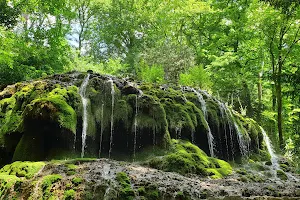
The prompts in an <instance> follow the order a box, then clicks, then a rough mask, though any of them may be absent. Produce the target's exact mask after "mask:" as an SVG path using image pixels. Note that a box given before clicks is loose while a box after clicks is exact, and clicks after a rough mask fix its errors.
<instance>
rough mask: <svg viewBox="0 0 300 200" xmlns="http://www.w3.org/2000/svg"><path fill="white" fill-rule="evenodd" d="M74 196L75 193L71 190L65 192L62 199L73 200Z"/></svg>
mask: <svg viewBox="0 0 300 200" xmlns="http://www.w3.org/2000/svg"><path fill="white" fill-rule="evenodd" d="M75 195H76V192H75V191H74V190H73V189H71V190H66V191H65V193H64V199H65V200H72V199H75Z"/></svg>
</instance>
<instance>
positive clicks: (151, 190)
mask: <svg viewBox="0 0 300 200" xmlns="http://www.w3.org/2000/svg"><path fill="white" fill-rule="evenodd" d="M145 197H146V198H147V199H148V200H157V199H159V198H160V197H161V193H160V192H159V190H158V187H157V185H155V184H151V185H148V186H147V187H146V194H145Z"/></svg>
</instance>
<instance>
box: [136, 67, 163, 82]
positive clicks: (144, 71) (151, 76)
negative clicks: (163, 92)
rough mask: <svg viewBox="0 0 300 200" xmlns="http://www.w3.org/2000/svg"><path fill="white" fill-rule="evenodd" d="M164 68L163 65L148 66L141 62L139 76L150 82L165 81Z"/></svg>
mask: <svg viewBox="0 0 300 200" xmlns="http://www.w3.org/2000/svg"><path fill="white" fill-rule="evenodd" d="M164 76H165V72H164V68H163V67H162V66H161V65H152V66H148V65H146V64H143V63H141V64H140V67H139V69H138V78H139V79H140V80H142V81H145V82H149V83H160V84H161V83H164V82H165V80H164Z"/></svg>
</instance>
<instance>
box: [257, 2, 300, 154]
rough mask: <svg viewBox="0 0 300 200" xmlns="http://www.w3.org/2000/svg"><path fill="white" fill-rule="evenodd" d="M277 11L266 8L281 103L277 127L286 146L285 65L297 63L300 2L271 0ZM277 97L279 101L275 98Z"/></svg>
mask: <svg viewBox="0 0 300 200" xmlns="http://www.w3.org/2000/svg"><path fill="white" fill-rule="evenodd" d="M267 2H268V3H269V4H270V5H271V6H274V7H275V9H277V10H272V8H270V7H268V6H267V5H265V7H266V10H265V12H266V14H265V18H264V21H263V25H262V26H263V27H264V28H263V30H264V33H265V36H266V40H267V43H268V44H269V47H268V51H269V55H270V60H271V66H272V80H273V81H274V93H275V94H274V95H273V106H275V104H277V129H278V137H279V144H280V147H281V149H283V148H284V140H283V117H282V113H283V102H282V100H283V96H282V85H283V83H284V80H283V76H284V74H283V73H284V71H285V68H288V67H289V65H290V63H291V62H293V52H294V50H295V49H296V48H298V47H297V46H299V41H300V23H299V20H298V19H299V18H298V17H299V12H300V10H299V5H300V3H299V1H285V0H284V1H279V0H267ZM275 100H276V101H275Z"/></svg>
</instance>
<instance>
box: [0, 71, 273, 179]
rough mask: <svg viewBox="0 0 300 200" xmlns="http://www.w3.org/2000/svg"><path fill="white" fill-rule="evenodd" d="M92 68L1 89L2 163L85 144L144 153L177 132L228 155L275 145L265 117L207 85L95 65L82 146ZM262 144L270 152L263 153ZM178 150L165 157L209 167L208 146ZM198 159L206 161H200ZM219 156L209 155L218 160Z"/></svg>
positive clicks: (93, 149)
mask: <svg viewBox="0 0 300 200" xmlns="http://www.w3.org/2000/svg"><path fill="white" fill-rule="evenodd" d="M86 75H87V74H86V73H78V72H72V73H69V74H62V75H54V76H51V77H47V78H45V79H43V80H37V81H32V82H24V83H17V84H15V85H12V86H8V87H7V88H5V89H4V90H3V91H2V92H0V153H1V156H0V165H3V164H7V163H10V162H11V161H18V160H23V161H27V160H31V161H39V160H48V159H53V158H55V159H65V158H71V157H73V158H74V157H78V156H79V155H80V153H81V151H82V149H84V151H85V152H84V155H85V156H87V157H111V158H115V159H120V158H121V159H123V160H133V159H135V158H136V154H137V153H139V152H143V151H145V150H147V149H149V148H152V147H154V148H160V149H163V150H168V149H169V148H170V147H171V148H173V146H174V144H171V139H182V140H187V141H190V142H192V143H193V144H195V145H196V146H198V147H199V148H200V149H202V150H203V151H204V152H205V153H206V154H208V155H210V153H211V148H210V147H212V146H214V149H213V150H214V155H215V157H218V158H220V159H224V160H234V161H237V160H240V158H241V157H244V156H245V155H250V154H253V153H255V154H256V155H258V156H257V157H258V158H257V160H266V159H268V158H265V157H263V156H260V155H265V154H268V153H267V152H266V147H265V145H264V143H263V136H262V133H261V129H260V127H259V125H258V124H257V123H256V122H255V121H254V120H252V119H249V118H245V117H243V116H241V115H239V114H238V113H236V112H234V111H232V109H230V108H229V107H227V106H225V104H224V103H221V102H220V101H219V100H217V99H216V98H214V97H213V96H211V95H209V94H207V93H206V92H205V91H201V90H199V89H193V88H185V89H184V88H183V87H178V86H174V85H162V86H159V85H152V84H144V83H138V84H134V83H132V82H131V81H130V80H126V79H118V78H115V77H111V76H104V75H101V74H94V73H92V72H90V75H89V80H88V84H87V87H86V91H85V98H86V99H87V107H86V110H87V131H86V133H87V136H86V141H85V144H86V146H85V147H84V148H82V144H83V141H82V134H81V133H82V132H83V130H82V129H83V105H82V100H81V97H80V95H79V88H80V87H81V84H82V81H83V80H84V78H85V77H87V76H86ZM200 97H201V98H200ZM201 99H202V100H201ZM203 102H204V103H203ZM204 104H205V105H204ZM208 133H211V135H212V136H213V138H214V141H213V145H211V144H208V141H209V139H208V135H209V134H208ZM241 141H242V143H244V144H243V147H242V148H241V145H240V144H241ZM262 151H264V154H260V153H261V152H262ZM178 152H180V153H181V154H180V156H176V155H175V154H170V155H168V156H166V158H168V160H170V162H171V160H172V159H175V160H177V161H178V162H183V163H186V165H187V168H188V167H192V168H193V169H190V170H184V169H182V170H183V171H182V173H187V172H189V173H190V172H191V173H196V172H195V171H197V170H198V171H201V170H202V169H203V167H204V168H205V169H208V168H209V166H207V162H205V159H202V158H201V155H202V153H199V152H196V153H194V154H193V155H190V152H187V153H184V152H182V151H179V150H178ZM197 155H199V156H200V157H199V158H197ZM192 156H194V157H192ZM197 159H198V160H200V161H201V166H200V167H199V166H198V167H197V166H195V165H194V164H193V163H194V162H195V161H198V160H197ZM186 161H188V162H186ZM218 162H219V161H213V160H209V163H215V165H218V164H216V163H218ZM222 164H223V163H219V165H222ZM202 165H203V166H202ZM178 171H181V170H179V169H178ZM204 171H205V172H201V173H203V174H205V173H208V174H216V176H217V177H219V176H220V174H218V173H221V172H219V171H214V170H204ZM197 173H198V174H201V173H200V172H197ZM222 173H223V172H222ZM222 173H221V175H222Z"/></svg>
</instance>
